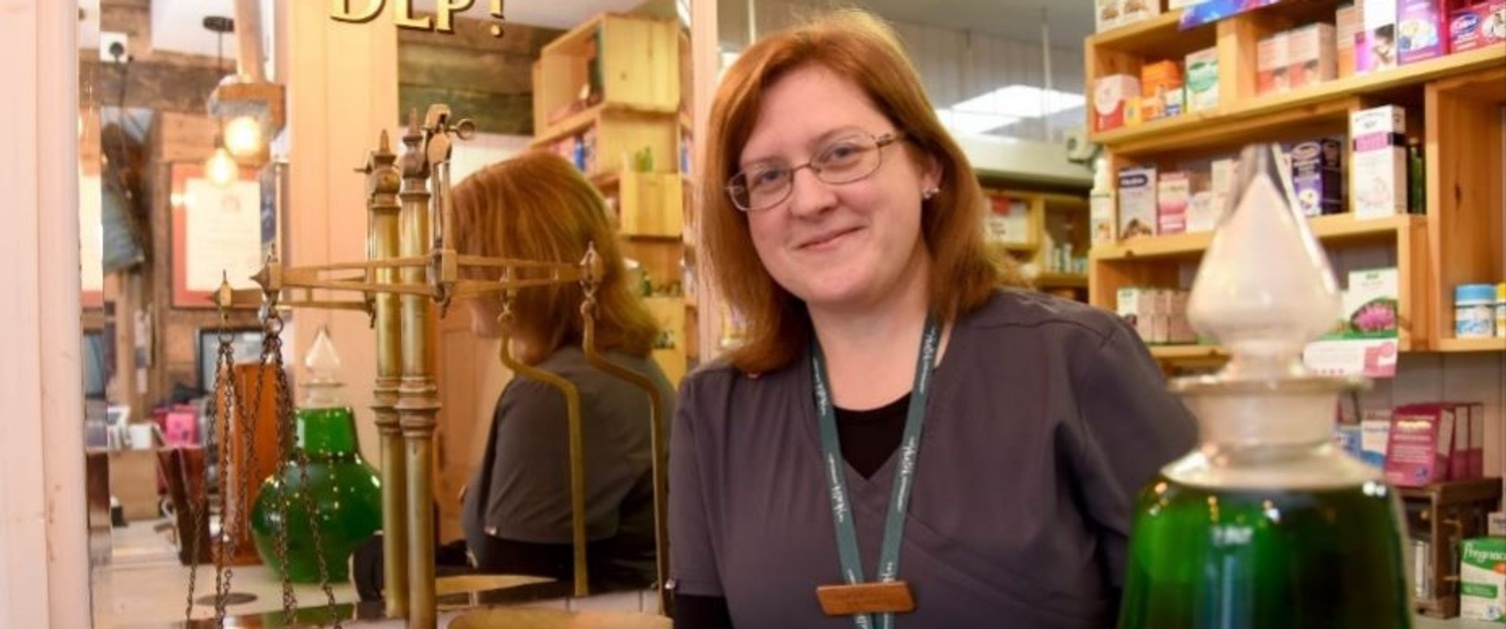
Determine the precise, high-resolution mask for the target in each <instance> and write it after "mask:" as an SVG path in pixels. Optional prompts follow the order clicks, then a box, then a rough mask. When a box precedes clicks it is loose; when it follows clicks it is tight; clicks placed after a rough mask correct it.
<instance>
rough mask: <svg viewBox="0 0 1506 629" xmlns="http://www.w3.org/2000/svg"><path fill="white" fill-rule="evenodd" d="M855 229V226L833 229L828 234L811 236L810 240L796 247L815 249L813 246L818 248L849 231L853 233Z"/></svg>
mask: <svg viewBox="0 0 1506 629" xmlns="http://www.w3.org/2000/svg"><path fill="white" fill-rule="evenodd" d="M855 231H857V228H855V227H854V228H852V229H842V230H838V231H834V232H831V233H829V234H824V235H821V236H817V237H815V238H812V239H811V240H808V241H806V242H803V243H801V244H800V246H799V247H797V248H798V249H815V248H819V247H822V246H824V245H827V244H830V243H831V242H833V241H835V240H838V239H840V238H841V237H843V236H846V235H848V234H851V233H853V232H855Z"/></svg>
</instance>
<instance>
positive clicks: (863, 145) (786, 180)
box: [727, 131, 903, 212]
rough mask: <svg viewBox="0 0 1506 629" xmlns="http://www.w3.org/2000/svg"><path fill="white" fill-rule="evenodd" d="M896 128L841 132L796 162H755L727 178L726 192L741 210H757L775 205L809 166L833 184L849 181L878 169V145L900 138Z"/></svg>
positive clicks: (890, 142) (822, 179) (792, 188)
mask: <svg viewBox="0 0 1506 629" xmlns="http://www.w3.org/2000/svg"><path fill="white" fill-rule="evenodd" d="M902 136H903V134H902V133H900V132H898V131H896V132H893V133H885V134H884V135H872V134H868V133H854V134H852V135H846V136H842V137H840V138H837V139H835V140H832V141H831V142H829V143H827V144H826V145H825V146H822V147H821V150H820V151H817V152H816V157H815V159H812V160H811V161H809V162H806V163H804V164H801V165H799V166H788V165H785V164H781V163H779V162H765V163H762V164H758V165H755V166H753V167H751V168H749V169H747V170H744V171H743V172H740V173H737V174H736V175H733V176H732V178H731V179H728V180H727V196H728V197H731V198H732V204H733V205H735V206H737V209H739V210H742V211H744V212H758V211H761V210H767V209H769V208H771V207H774V206H776V205H779V204H780V203H782V202H784V200H785V199H787V198H789V196H790V191H791V190H794V189H795V172H796V171H798V170H800V169H802V168H810V169H811V173H812V174H814V175H815V176H816V178H817V179H820V180H821V181H823V182H826V183H828V184H833V185H841V184H847V183H852V182H854V181H858V180H861V179H864V178H867V177H868V176H869V175H872V174H873V173H875V172H877V171H878V168H879V166H880V165H882V164H883V163H884V158H883V152H882V151H880V150H879V149H882V148H884V147H886V146H889V145H890V144H893V143H895V142H897V141H899V140H900V139H901V137H902Z"/></svg>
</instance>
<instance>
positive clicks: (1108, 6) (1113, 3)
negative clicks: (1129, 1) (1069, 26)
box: [1093, 0, 1119, 33]
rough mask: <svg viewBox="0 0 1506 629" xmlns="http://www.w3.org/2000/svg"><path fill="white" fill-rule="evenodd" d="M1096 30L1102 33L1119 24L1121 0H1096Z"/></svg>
mask: <svg viewBox="0 0 1506 629" xmlns="http://www.w3.org/2000/svg"><path fill="white" fill-rule="evenodd" d="M1093 23H1094V26H1095V32H1099V33H1102V32H1104V31H1106V30H1109V29H1111V28H1114V27H1115V26H1118V25H1119V0H1094V2H1093Z"/></svg>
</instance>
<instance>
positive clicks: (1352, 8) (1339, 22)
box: [1333, 4, 1363, 79]
mask: <svg viewBox="0 0 1506 629" xmlns="http://www.w3.org/2000/svg"><path fill="white" fill-rule="evenodd" d="M1360 20H1361V15H1360V5H1357V4H1345V5H1342V6H1340V7H1339V9H1338V11H1337V12H1336V13H1335V14H1334V26H1333V39H1334V65H1335V70H1337V75H1338V77H1339V78H1341V79H1342V78H1344V77H1347V76H1354V45H1355V38H1356V37H1357V36H1358V35H1359V34H1360V30H1361V29H1362V28H1363V25H1362V24H1361V23H1360Z"/></svg>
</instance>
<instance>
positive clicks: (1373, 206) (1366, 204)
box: [1349, 105, 1407, 219]
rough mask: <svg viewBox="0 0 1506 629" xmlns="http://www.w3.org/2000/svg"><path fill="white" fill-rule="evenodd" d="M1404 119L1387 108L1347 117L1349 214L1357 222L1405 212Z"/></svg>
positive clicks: (1395, 109) (1396, 110)
mask: <svg viewBox="0 0 1506 629" xmlns="http://www.w3.org/2000/svg"><path fill="white" fill-rule="evenodd" d="M1406 132H1407V117H1406V112H1405V111H1404V110H1403V109H1402V108H1400V107H1397V106H1394V105H1387V106H1384V107H1376V108H1373V109H1364V110H1360V111H1356V112H1354V113H1352V114H1350V115H1349V137H1350V141H1351V142H1352V143H1353V149H1354V150H1353V156H1352V157H1351V158H1350V164H1349V203H1350V211H1352V212H1354V217H1355V218H1359V219H1365V218H1381V217H1386V216H1395V215H1397V214H1405V213H1406V212H1407V138H1406Z"/></svg>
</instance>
